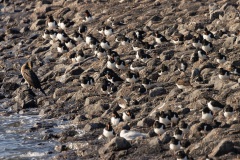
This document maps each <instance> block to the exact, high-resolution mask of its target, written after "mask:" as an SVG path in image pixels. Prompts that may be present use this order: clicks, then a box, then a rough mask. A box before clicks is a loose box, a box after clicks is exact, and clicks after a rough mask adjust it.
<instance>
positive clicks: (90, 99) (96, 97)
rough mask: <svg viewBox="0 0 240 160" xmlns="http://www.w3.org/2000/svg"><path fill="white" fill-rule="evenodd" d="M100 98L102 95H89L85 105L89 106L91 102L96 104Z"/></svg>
mask: <svg viewBox="0 0 240 160" xmlns="http://www.w3.org/2000/svg"><path fill="white" fill-rule="evenodd" d="M99 99H100V97H98V96H93V97H87V98H86V99H85V103H84V106H88V105H90V104H94V103H96V102H97V101H98V100H99Z"/></svg>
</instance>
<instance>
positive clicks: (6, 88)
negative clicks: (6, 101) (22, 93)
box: [1, 82, 19, 95]
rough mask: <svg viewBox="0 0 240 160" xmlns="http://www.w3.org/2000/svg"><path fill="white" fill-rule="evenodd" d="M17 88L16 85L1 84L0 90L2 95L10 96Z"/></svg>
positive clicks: (10, 83) (9, 83)
mask: <svg viewBox="0 0 240 160" xmlns="http://www.w3.org/2000/svg"><path fill="white" fill-rule="evenodd" d="M18 87H19V85H18V84H17V83H12V82H6V83H3V84H2V87H1V90H2V91H3V92H4V94H9V95H12V93H13V92H14V91H15V90H16V89H17V88H18Z"/></svg>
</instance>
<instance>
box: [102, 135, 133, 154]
mask: <svg viewBox="0 0 240 160" xmlns="http://www.w3.org/2000/svg"><path fill="white" fill-rule="evenodd" d="M129 148H131V144H130V143H129V142H128V141H127V140H126V139H125V138H122V137H115V138H113V139H112V140H111V141H110V142H109V143H107V144H106V145H105V146H104V147H102V148H100V149H99V150H98V152H99V154H100V155H101V154H106V153H108V152H112V151H121V150H126V149H129Z"/></svg>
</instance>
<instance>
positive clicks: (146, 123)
mask: <svg viewBox="0 0 240 160" xmlns="http://www.w3.org/2000/svg"><path fill="white" fill-rule="evenodd" d="M153 123H154V120H153V119H151V118H148V117H146V118H143V119H142V120H141V121H138V123H137V126H139V127H152V126H153Z"/></svg>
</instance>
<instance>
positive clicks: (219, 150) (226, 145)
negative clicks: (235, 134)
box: [210, 138, 235, 157]
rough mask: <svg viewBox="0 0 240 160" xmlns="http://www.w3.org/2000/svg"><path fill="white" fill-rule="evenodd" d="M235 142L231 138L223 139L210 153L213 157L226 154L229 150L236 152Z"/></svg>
mask: <svg viewBox="0 0 240 160" xmlns="http://www.w3.org/2000/svg"><path fill="white" fill-rule="evenodd" d="M234 150H235V149H234V143H233V142H232V141H231V140H229V139H226V138H225V139H223V140H221V142H220V143H219V144H218V145H217V146H216V147H214V149H213V151H212V153H211V154H210V156H211V157H219V156H222V155H224V154H228V153H229V152H234Z"/></svg>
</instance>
